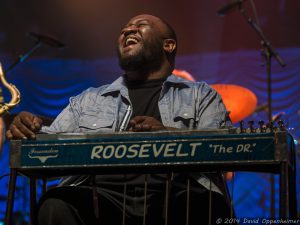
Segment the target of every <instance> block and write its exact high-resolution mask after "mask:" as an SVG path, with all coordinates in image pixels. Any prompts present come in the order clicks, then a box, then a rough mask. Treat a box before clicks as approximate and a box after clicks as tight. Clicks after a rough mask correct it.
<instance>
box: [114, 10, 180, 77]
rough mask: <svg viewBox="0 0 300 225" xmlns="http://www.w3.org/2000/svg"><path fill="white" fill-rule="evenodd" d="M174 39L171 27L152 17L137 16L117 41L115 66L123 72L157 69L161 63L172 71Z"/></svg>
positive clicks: (123, 30) (174, 48) (174, 51)
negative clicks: (168, 66)
mask: <svg viewBox="0 0 300 225" xmlns="http://www.w3.org/2000/svg"><path fill="white" fill-rule="evenodd" d="M176 43H177V38H176V34H175V32H174V30H173V28H172V27H171V26H170V25H169V24H168V23H166V22H165V21H163V20H162V19H160V18H158V17H155V16H152V15H147V14H144V15H138V16H136V17H133V18H132V19H130V21H129V22H128V23H127V24H126V25H125V27H124V28H123V29H122V31H121V34H120V36H119V38H118V56H119V64H120V66H121V68H122V69H123V70H125V71H143V70H149V71H151V70H157V69H159V68H160V67H161V65H162V64H163V63H168V64H169V65H170V70H173V68H174V63H175V55H176V47H177V46H176Z"/></svg>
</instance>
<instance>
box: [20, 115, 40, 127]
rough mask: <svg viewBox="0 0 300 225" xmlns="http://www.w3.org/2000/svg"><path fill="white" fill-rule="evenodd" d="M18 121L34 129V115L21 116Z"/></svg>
mask: <svg viewBox="0 0 300 225" xmlns="http://www.w3.org/2000/svg"><path fill="white" fill-rule="evenodd" d="M19 121H20V122H21V123H23V124H25V125H26V126H27V127H30V129H31V130H35V129H36V128H35V125H34V116H31V115H30V116H29V115H28V116H23V117H20V119H19Z"/></svg>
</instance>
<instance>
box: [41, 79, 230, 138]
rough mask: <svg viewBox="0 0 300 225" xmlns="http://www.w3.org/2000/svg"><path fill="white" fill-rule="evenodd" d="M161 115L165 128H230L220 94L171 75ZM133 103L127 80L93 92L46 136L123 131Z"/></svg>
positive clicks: (70, 108)
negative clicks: (62, 133) (123, 125)
mask: <svg viewBox="0 0 300 225" xmlns="http://www.w3.org/2000/svg"><path fill="white" fill-rule="evenodd" d="M158 107H159V112H160V115H161V120H162V123H163V125H164V126H165V127H173V128H178V129H188V128H189V129H202V128H219V127H220V126H224V125H229V124H230V121H229V118H228V112H227V110H226V108H225V106H224V104H223V102H222V99H221V97H220V96H219V95H218V94H217V92H216V91H215V90H214V89H212V88H211V87H210V86H208V85H207V84H206V83H205V82H191V81H187V80H184V79H182V78H179V77H176V76H174V75H170V76H169V77H168V78H167V80H166V81H165V82H164V84H163V87H162V90H161V94H160V98H159V102H158ZM131 108H132V107H131V102H130V99H129V95H128V89H127V87H126V86H125V80H124V77H122V76H121V77H119V78H118V79H117V80H115V81H114V82H113V83H112V84H110V85H104V86H101V87H98V88H89V89H87V90H86V91H84V92H83V93H81V94H79V95H78V96H76V97H71V98H70V103H69V105H68V106H67V107H66V108H65V109H64V110H63V111H62V112H61V113H60V114H59V115H58V117H57V118H56V119H55V121H54V122H53V123H52V124H51V126H50V127H43V128H42V131H43V132H46V133H60V132H71V133H80V132H84V133H90V132H114V131H119V130H120V126H121V124H122V122H126V124H125V127H126V126H127V123H128V120H126V121H125V120H124V119H125V117H126V113H127V115H129V118H130V115H131V110H130V109H131Z"/></svg>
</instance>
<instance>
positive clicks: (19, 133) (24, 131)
mask: <svg viewBox="0 0 300 225" xmlns="http://www.w3.org/2000/svg"><path fill="white" fill-rule="evenodd" d="M9 130H11V133H12V135H13V137H14V138H32V139H34V138H35V133H34V132H32V131H31V130H30V129H29V128H28V127H26V126H24V125H23V124H22V123H14V124H11V125H10V127H9Z"/></svg>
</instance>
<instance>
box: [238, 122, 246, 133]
mask: <svg viewBox="0 0 300 225" xmlns="http://www.w3.org/2000/svg"><path fill="white" fill-rule="evenodd" d="M239 130H240V133H245V128H244V121H243V120H241V121H240V128H239Z"/></svg>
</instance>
